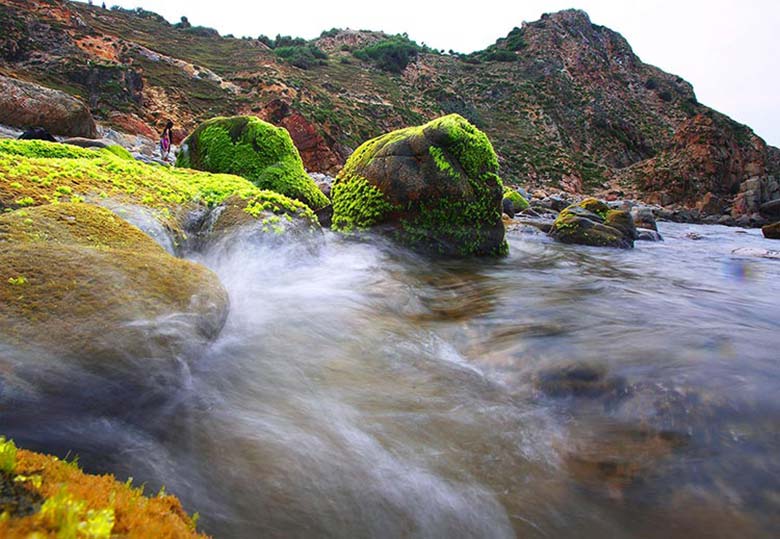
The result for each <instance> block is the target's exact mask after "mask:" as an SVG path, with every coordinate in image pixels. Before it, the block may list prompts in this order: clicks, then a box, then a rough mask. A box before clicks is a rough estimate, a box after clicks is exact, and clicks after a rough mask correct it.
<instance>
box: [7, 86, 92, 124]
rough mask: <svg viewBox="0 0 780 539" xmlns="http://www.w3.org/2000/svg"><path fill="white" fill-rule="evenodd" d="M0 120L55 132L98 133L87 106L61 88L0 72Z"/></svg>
mask: <svg viewBox="0 0 780 539" xmlns="http://www.w3.org/2000/svg"><path fill="white" fill-rule="evenodd" d="M0 123H3V124H8V125H13V126H16V127H43V128H45V129H46V130H48V131H49V132H50V133H52V134H55V135H67V136H72V137H87V138H95V137H97V127H96V126H95V120H93V119H92V114H90V112H89V109H88V108H87V106H86V105H85V104H84V103H82V102H81V101H79V100H77V99H75V98H73V97H71V96H69V95H68V94H66V93H64V92H60V91H59V90H52V89H50V88H44V87H43V86H38V85H37V84H32V83H30V82H25V81H22V80H18V79H13V78H10V77H5V76H2V75H0Z"/></svg>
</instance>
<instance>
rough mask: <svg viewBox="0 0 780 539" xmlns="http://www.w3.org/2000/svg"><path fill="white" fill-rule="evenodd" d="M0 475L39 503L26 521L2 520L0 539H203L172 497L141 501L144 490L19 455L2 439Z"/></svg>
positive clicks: (8, 516)
mask: <svg viewBox="0 0 780 539" xmlns="http://www.w3.org/2000/svg"><path fill="white" fill-rule="evenodd" d="M0 473H2V474H4V475H5V477H6V479H8V480H9V481H10V482H11V483H12V484H16V485H19V486H20V487H21V488H22V489H24V490H25V491H26V492H27V493H28V495H29V496H31V497H34V498H36V499H40V500H42V502H43V503H41V504H40V508H39V509H38V510H37V511H35V512H33V513H32V514H29V515H24V516H19V515H12V514H10V513H3V514H1V515H0V537H4V538H8V539H16V538H19V539H22V538H24V539H43V538H52V539H54V538H56V539H109V538H110V537H124V538H128V539H130V538H132V539H142V538H143V539H147V538H150V537H181V538H186V537H205V536H204V535H202V534H199V533H198V532H197V531H196V529H195V519H193V518H191V517H189V516H188V515H187V513H185V511H184V509H183V508H182V507H181V503H180V502H179V500H178V499H177V498H175V497H174V496H170V495H165V494H164V493H161V494H160V495H158V496H156V497H151V498H149V497H145V496H144V494H143V488H134V487H133V486H132V482H131V481H128V482H127V483H120V482H118V481H116V480H115V479H114V477H113V476H111V475H89V474H85V473H83V472H82V471H81V470H80V469H79V468H78V466H77V465H76V464H75V463H69V462H65V461H62V460H60V459H58V458H57V457H54V456H48V455H42V454H40V453H33V452H31V451H26V450H24V449H18V448H17V447H16V445H15V444H14V442H13V441H11V440H6V439H5V438H4V437H2V436H0ZM0 479H2V478H0Z"/></svg>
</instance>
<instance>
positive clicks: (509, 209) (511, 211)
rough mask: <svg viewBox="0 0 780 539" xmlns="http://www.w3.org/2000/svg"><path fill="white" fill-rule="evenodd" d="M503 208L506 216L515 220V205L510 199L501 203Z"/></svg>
mask: <svg viewBox="0 0 780 539" xmlns="http://www.w3.org/2000/svg"><path fill="white" fill-rule="evenodd" d="M501 207H502V209H503V211H504V215H507V216H508V217H509V218H510V219H512V218H514V216H515V205H514V204H512V201H511V200H510V199H508V198H505V199H504V200H502V201H501Z"/></svg>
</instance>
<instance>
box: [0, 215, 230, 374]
mask: <svg viewBox="0 0 780 539" xmlns="http://www.w3.org/2000/svg"><path fill="white" fill-rule="evenodd" d="M0 304H2V305H3V309H2V310H0V328H1V329H0V340H1V341H3V342H4V343H6V344H8V345H11V346H14V347H16V348H21V349H33V350H41V351H43V352H47V353H49V354H52V355H55V356H56V357H59V358H62V359H64V360H68V361H75V362H79V363H80V364H82V365H83V366H84V367H85V368H88V369H90V370H91V371H96V372H102V371H103V370H104V369H106V368H108V369H111V371H112V372H114V373H115V372H116V371H117V369H121V370H122V372H125V371H127V372H128V373H135V374H138V375H139V377H140V378H143V377H144V376H147V375H149V374H150V373H152V372H155V369H158V368H159V369H163V371H161V372H167V370H165V369H170V368H171V367H172V366H175V364H176V363H177V361H178V359H177V358H180V357H187V356H188V355H189V353H191V352H194V351H197V350H198V349H199V348H200V347H202V346H203V345H205V344H206V343H207V342H208V341H210V340H211V339H213V338H215V337H216V336H217V334H218V333H219V332H220V330H221V329H222V326H223V324H224V322H225V319H226V316H227V310H228V297H227V293H226V291H225V289H224V288H223V287H222V285H221V284H220V282H219V280H218V279H217V277H216V275H214V273H212V272H211V271H210V270H208V269H206V268H205V267H203V266H200V265H198V264H195V263H193V262H190V261H187V260H182V259H178V258H175V257H173V256H171V255H170V254H168V253H167V252H166V251H165V250H164V249H162V248H161V247H160V246H159V245H157V244H156V243H155V242H154V241H153V240H152V239H151V238H149V237H148V236H146V235H145V234H143V233H142V232H141V231H140V230H139V229H137V228H136V227H134V226H132V225H130V224H129V223H127V222H125V221H123V220H122V219H120V218H119V217H117V216H116V215H115V214H113V213H112V212H110V211H109V210H106V209H104V208H100V207H98V206H93V205H91V204H86V203H76V204H72V203H61V204H53V205H45V206H39V207H33V208H26V209H21V210H16V211H13V212H10V213H6V214H3V215H1V216H0Z"/></svg>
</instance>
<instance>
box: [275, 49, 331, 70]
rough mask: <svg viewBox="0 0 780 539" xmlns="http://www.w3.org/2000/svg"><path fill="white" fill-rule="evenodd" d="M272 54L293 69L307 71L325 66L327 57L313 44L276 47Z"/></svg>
mask: <svg viewBox="0 0 780 539" xmlns="http://www.w3.org/2000/svg"><path fill="white" fill-rule="evenodd" d="M274 54H275V55H276V56H277V57H279V58H281V59H283V60H284V61H286V62H287V63H289V64H292V65H294V66H295V67H300V68H301V69H309V68H312V67H314V66H318V65H325V64H326V63H327V62H326V60H327V58H328V55H327V54H325V52H323V51H322V49H320V48H318V47H317V46H316V45H313V44H306V45H293V46H285V47H276V48H275V49H274Z"/></svg>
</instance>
